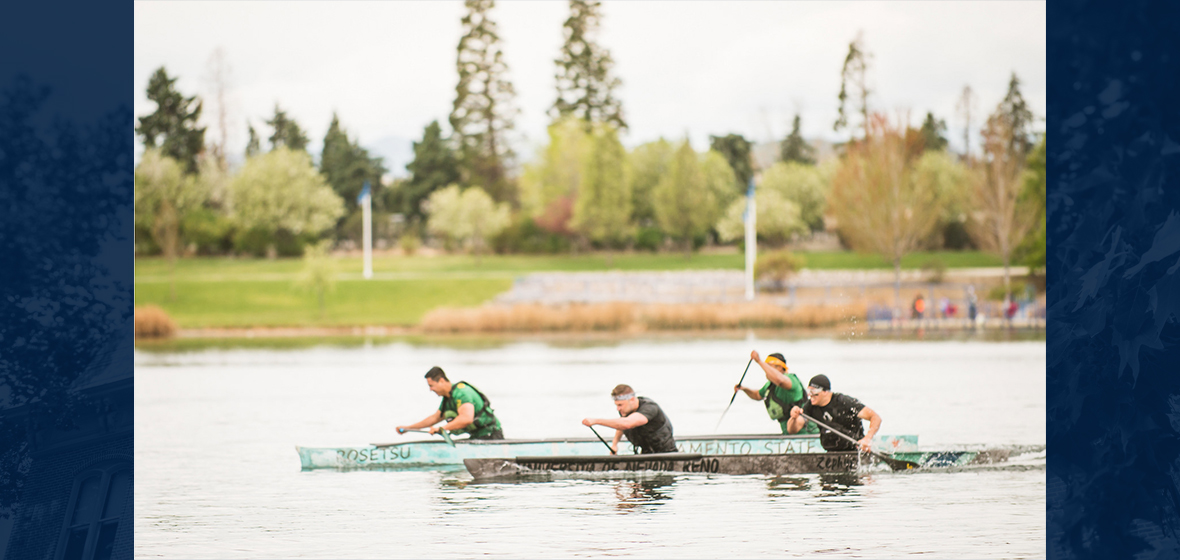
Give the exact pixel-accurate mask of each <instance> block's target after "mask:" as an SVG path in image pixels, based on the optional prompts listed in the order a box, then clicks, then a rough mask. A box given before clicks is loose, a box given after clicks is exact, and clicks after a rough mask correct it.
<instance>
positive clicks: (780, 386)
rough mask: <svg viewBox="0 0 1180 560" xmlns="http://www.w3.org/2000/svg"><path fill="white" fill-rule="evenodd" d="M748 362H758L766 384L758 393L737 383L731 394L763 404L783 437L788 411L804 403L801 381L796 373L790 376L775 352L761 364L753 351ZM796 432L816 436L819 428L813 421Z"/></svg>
mask: <svg viewBox="0 0 1180 560" xmlns="http://www.w3.org/2000/svg"><path fill="white" fill-rule="evenodd" d="M750 359H751V360H754V361H755V362H758V365H759V366H760V367H761V368H762V371H763V372H764V373H766V384H765V385H763V386H762V388H761V389H758V390H757V391H755V390H753V389H751V388H749V387H743V386H741V385H740V384H738V385H734V386H733V391H734V392H735V393H736V392H738V391H741V392H743V393H745V394H746V396H747V397H750V398H751V399H753V400H756V401H762V402H763V403H765V404H766V413H767V414H768V415H770V419H771V420H775V421H777V422H778V425H779V428H780V429H782V431H783V433H784V434H785V433H787V421H788V420H790V415H791V408H793V407H796V406H803V405H804V404H805V403H806V402H807V393H805V392H803V382H802V381H799V378H798V377H796V376H795V374H793V373H790V371H789V369H788V368H787V359H786V358H784V357H783V355H782V354H779V353H778V352H775V353H774V354H771V355H769V356H767V357H766V361H763V360H762V358H761V357H760V356H759V355H758V351H757V350H753V351H751V352H750ZM798 433H801V434H817V433H819V426H816V425H815V423H814V422H807V423H806V424H805V425H804V426H803V429H801V430H799V432H798Z"/></svg>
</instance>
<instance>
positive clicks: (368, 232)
mask: <svg viewBox="0 0 1180 560" xmlns="http://www.w3.org/2000/svg"><path fill="white" fill-rule="evenodd" d="M362 200H363V201H362V208H364V216H363V217H364V232H365V233H364V237H365V240H364V244H365V272H364V276H365V279H366V280H368V279H370V278H372V277H373V193H371V192H369V184H368V183H365V193H364V197H363V199H362Z"/></svg>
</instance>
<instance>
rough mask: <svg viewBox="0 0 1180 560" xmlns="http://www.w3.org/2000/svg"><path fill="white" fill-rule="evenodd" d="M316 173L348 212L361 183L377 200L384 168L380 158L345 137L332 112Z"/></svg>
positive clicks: (338, 121) (357, 194) (355, 206)
mask: <svg viewBox="0 0 1180 560" xmlns="http://www.w3.org/2000/svg"><path fill="white" fill-rule="evenodd" d="M320 173H322V174H323V175H324V178H325V179H327V180H328V185H330V186H331V187H332V190H334V191H336V194H338V195H340V198H343V199H344V204H345V208H346V209H347V210H348V211H349V212H351V211H353V210H355V209H356V208H357V202H356V197H357V196H359V195H360V193H361V189H362V188H364V184H365V182H368V183H369V187H370V188H371V189H372V196H373V199H374V200H380V195H379V192H378V191H379V190H380V188H381V176H382V175H384V174H385V167H384V166H383V165H382V162H381V158H379V157H372V156H370V155H369V151H368V150H366V149H364V148H362V147H361V146H360V144H359V143H358V142H357V141H355V140H352V139H349V137H348V134H347V133H346V132H345V131H344V129H343V128H342V127H341V126H340V118H339V117H337V116H336V114H335V113H332V124H330V125H329V126H328V133H327V134H325V135H324V149H323V151H322V152H320Z"/></svg>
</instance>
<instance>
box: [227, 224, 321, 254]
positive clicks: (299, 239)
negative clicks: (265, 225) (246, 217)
mask: <svg viewBox="0 0 1180 560" xmlns="http://www.w3.org/2000/svg"><path fill="white" fill-rule="evenodd" d="M313 241H315V236H314V235H311V234H309V233H302V234H298V235H296V234H294V233H291V232H290V231H288V230H285V229H280V230H278V231H269V230H265V229H262V228H251V229H248V230H245V231H238V233H237V234H235V235H234V250H235V251H237V252H239V253H245V254H248V255H253V256H255V257H269V256H271V255H269V254H268V253H269V251H270V249H271V248H272V247H273V248H274V251H275V255H277V256H280V257H300V256H303V248H304V246H306V245H307V244H308V243H311V242H313Z"/></svg>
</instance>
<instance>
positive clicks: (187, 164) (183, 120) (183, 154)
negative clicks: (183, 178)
mask: <svg viewBox="0 0 1180 560" xmlns="http://www.w3.org/2000/svg"><path fill="white" fill-rule="evenodd" d="M147 98H148V100H150V101H154V102H155V103H156V112H154V113H152V114H150V115H146V116H143V117H139V126H136V127H135V132H136V133H137V134H139V135H140V136H141V137H143V145H144V147H145V148H159V149H160V153H161V154H163V155H164V156H167V157H170V158H172V159H174V160H176V161H177V162H179V163H180V165H181V167H182V168H184V171H185V173H196V172H197V154H199V153H201V152H202V151H203V150H204V149H205V127H198V126H197V122H198V120H199V119H200V118H201V100H200V99H198V98H197V96H195V95H194V96H192V97H185V96H183V95H181V93H180V92H179V91H177V90H176V78H171V77H169V76H168V72H167V70H165V69H164V67H163V66H161V67H160V68H159V69H158V70H156V72H155V73H154V74H152V77H151V78H150V79H149V80H148V87H147Z"/></svg>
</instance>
